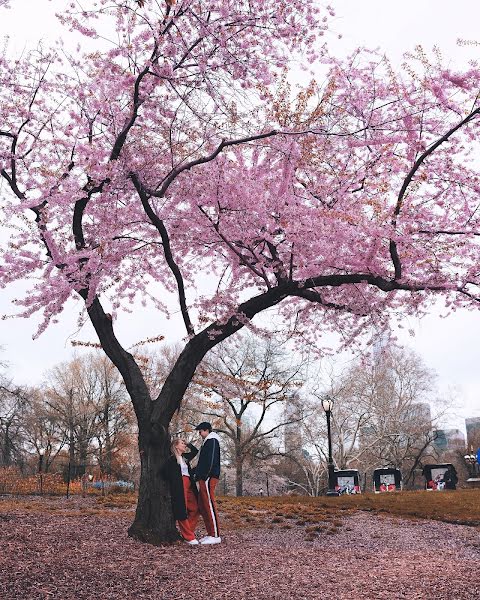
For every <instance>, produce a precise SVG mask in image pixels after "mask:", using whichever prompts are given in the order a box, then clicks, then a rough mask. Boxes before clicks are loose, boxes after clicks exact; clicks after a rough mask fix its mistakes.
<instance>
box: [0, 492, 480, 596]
mask: <svg viewBox="0 0 480 600" xmlns="http://www.w3.org/2000/svg"><path fill="white" fill-rule="evenodd" d="M45 502H46V500H45ZM81 503H82V499H70V500H68V501H67V500H57V501H56V505H55V510H54V511H51V510H50V511H49V512H41V511H39V510H26V509H25V508H24V507H23V506H22V504H21V503H20V504H19V505H18V507H17V508H15V507H14V506H12V504H11V500H9V503H8V506H5V505H4V506H3V509H2V501H1V499H0V598H1V599H2V600H34V599H35V600H36V599H38V600H40V599H47V598H49V599H55V600H73V599H76V600H83V599H90V598H96V599H99V600H117V599H121V598H132V599H134V598H138V599H139V600H142V599H147V598H148V599H157V598H158V599H162V600H180V599H182V598H185V599H189V600H196V599H198V600H200V599H202V600H203V599H208V600H220V599H222V600H223V599H225V600H226V599H232V598H233V599H235V600H244V599H245V600H246V599H247V598H248V599H253V600H257V599H258V600H285V599H288V600H315V599H320V598H330V597H331V598H336V599H340V600H343V599H346V598H360V599H369V598H384V597H385V598H408V599H411V600H414V599H418V600H428V599H432V600H433V599H435V600H445V599H448V600H450V599H451V600H454V599H455V600H457V599H458V600H463V599H465V600H472V599H476V598H479V599H480V579H479V577H478V568H479V564H480V536H479V530H478V528H475V527H468V526H463V525H451V524H446V523H442V522H436V521H425V520H404V519H399V518H393V517H389V516H385V515H375V514H373V513H369V512H358V513H354V514H352V515H348V516H343V517H342V526H340V527H339V528H338V529H337V530H336V531H335V532H334V533H332V532H327V531H324V532H322V531H320V532H319V533H318V534H316V535H315V536H314V537H313V539H312V540H309V539H306V538H308V537H309V536H306V535H305V529H304V528H302V527H300V526H293V527H291V528H289V529H286V528H281V527H274V528H246V529H239V530H235V531H227V533H225V535H224V537H223V541H222V544H221V545H219V546H209V547H206V546H202V547H189V546H186V545H183V544H180V543H179V544H176V545H174V546H170V547H154V546H148V545H145V544H140V543H138V542H136V541H134V540H132V539H130V538H128V537H127V535H126V530H127V527H128V525H129V523H130V522H131V518H132V513H131V511H124V510H116V511H115V510H112V511H110V513H107V512H105V511H104V512H103V513H97V512H96V511H95V510H91V511H90V514H88V510H85V505H84V504H83V505H81ZM80 506H81V507H82V510H80ZM87 508H88V507H87ZM86 513H87V514H86ZM310 537H312V536H310Z"/></svg>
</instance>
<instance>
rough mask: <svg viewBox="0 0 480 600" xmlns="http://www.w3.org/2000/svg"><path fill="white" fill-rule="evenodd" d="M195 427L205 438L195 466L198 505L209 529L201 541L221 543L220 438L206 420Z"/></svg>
mask: <svg viewBox="0 0 480 600" xmlns="http://www.w3.org/2000/svg"><path fill="white" fill-rule="evenodd" d="M195 429H196V430H197V431H198V433H199V435H200V437H201V438H202V440H203V443H202V447H201V448H200V455H199V457H198V463H197V466H196V468H195V480H196V481H197V482H198V507H199V509H200V514H201V515H202V518H203V521H204V523H205V527H206V529H207V535H206V536H205V537H204V538H202V539H201V540H200V543H201V544H219V543H220V542H221V541H222V538H221V537H220V531H219V527H218V514H217V507H216V503H215V488H216V487H217V484H218V480H219V477H220V438H219V437H218V435H217V434H216V433H213V432H212V426H211V424H210V423H207V422H206V421H203V422H202V423H200V424H199V425H197V426H196V427H195Z"/></svg>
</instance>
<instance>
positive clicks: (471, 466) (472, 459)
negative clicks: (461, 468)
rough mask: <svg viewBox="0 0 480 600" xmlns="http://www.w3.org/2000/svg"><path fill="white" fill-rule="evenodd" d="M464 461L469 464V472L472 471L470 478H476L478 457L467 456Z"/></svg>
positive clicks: (473, 455)
mask: <svg viewBox="0 0 480 600" xmlns="http://www.w3.org/2000/svg"><path fill="white" fill-rule="evenodd" d="M470 452H471V450H470ZM463 459H464V460H465V462H466V463H467V467H468V470H469V471H470V473H469V477H470V478H472V479H473V478H475V475H476V472H475V465H476V464H477V457H476V456H475V454H465V456H464V457H463Z"/></svg>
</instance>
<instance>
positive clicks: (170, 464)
mask: <svg viewBox="0 0 480 600" xmlns="http://www.w3.org/2000/svg"><path fill="white" fill-rule="evenodd" d="M170 449H171V452H172V454H171V456H170V457H169V458H168V460H167V462H166V463H165V465H164V467H163V469H162V476H163V477H164V479H166V480H167V481H168V482H169V483H170V496H171V500H172V509H173V516H174V517H175V520H176V521H177V525H178V529H179V530H180V535H181V536H182V537H183V539H184V540H185V541H186V542H187V544H190V545H191V546H193V545H196V544H198V540H197V539H196V538H195V528H196V527H197V523H198V519H199V516H200V513H199V511H198V501H197V497H198V490H197V485H196V483H195V480H194V478H193V474H192V471H191V468H190V464H189V463H190V461H191V460H192V458H194V457H195V456H196V455H197V454H198V450H197V448H195V446H194V445H193V444H187V443H186V442H185V440H182V439H181V438H175V439H174V440H173V441H172V444H171V446H170Z"/></svg>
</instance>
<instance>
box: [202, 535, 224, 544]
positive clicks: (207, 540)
mask: <svg viewBox="0 0 480 600" xmlns="http://www.w3.org/2000/svg"><path fill="white" fill-rule="evenodd" d="M221 541H222V538H221V537H212V536H211V535H207V536H206V537H204V538H202V539H201V540H200V543H201V544H204V545H206V544H220V542H221Z"/></svg>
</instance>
